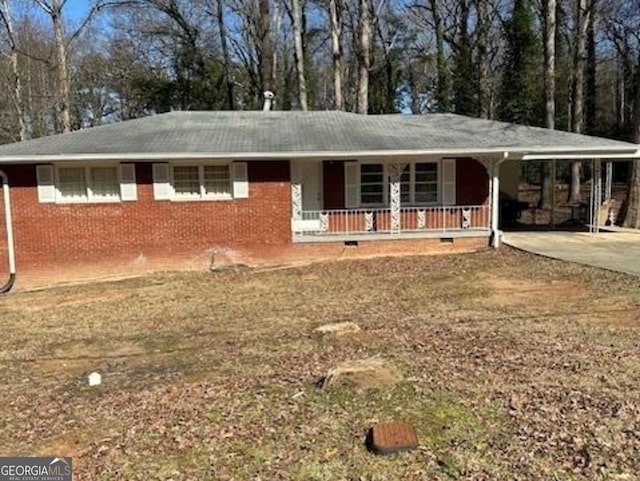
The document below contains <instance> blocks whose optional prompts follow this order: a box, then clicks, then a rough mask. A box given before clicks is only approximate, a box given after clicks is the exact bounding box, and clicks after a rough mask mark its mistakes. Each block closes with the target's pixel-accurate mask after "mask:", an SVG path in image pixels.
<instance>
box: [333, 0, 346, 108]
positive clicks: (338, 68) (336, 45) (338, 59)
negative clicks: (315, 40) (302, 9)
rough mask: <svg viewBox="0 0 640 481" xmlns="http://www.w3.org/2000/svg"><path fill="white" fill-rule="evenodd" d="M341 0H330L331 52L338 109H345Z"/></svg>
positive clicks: (335, 99)
mask: <svg viewBox="0 0 640 481" xmlns="http://www.w3.org/2000/svg"><path fill="white" fill-rule="evenodd" d="M340 1H341V0H329V16H330V18H331V53H332V56H333V97H334V104H335V108H336V110H344V96H343V94H342V43H341V41H340V38H341V35H342V5H341V4H339V3H338V2H340Z"/></svg>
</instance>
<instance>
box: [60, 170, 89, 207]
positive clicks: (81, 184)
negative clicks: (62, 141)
mask: <svg viewBox="0 0 640 481" xmlns="http://www.w3.org/2000/svg"><path fill="white" fill-rule="evenodd" d="M58 192H59V193H60V197H61V199H62V200H63V201H70V202H71V201H79V200H83V199H87V198H88V194H87V179H86V172H85V168H84V167H60V168H59V169H58Z"/></svg>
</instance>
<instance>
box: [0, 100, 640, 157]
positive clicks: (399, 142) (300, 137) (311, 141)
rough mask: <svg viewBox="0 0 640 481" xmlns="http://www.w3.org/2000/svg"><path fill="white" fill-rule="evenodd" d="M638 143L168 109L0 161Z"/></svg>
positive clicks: (442, 117) (392, 118) (411, 120)
mask: <svg viewBox="0 0 640 481" xmlns="http://www.w3.org/2000/svg"><path fill="white" fill-rule="evenodd" d="M638 148H639V146H636V145H633V144H628V143H625V142H617V141H613V140H608V139H602V138H596V137H588V136H584V135H576V134H571V133H566V132H560V131H549V130H546V129H541V128H535V127H525V126H520V125H514V124H507V123H502V122H494V121H487V120H480V119H473V118H469V117H464V116H459V115H453V114H428V115H369V116H365V115H356V114H351V113H347V112H335V111H322V112H298V111H296V112H283V111H277V112H257V111H251V112H246V111H245V112H172V113H168V114H161V115H155V116H152V117H146V118H142V119H136V120H130V121H126V122H121V123H116V124H110V125H105V126H100V127H95V128H91V129H86V130H80V131H77V132H72V133H69V134H61V135H53V136H50V137H44V138H40V139H35V140H30V141H26V142H20V143H15V144H7V145H3V146H0V162H2V161H4V162H8V161H11V160H12V159H13V160H16V159H17V160H27V159H29V158H32V159H38V158H39V157H41V156H47V157H51V156H61V158H63V157H65V158H73V157H76V156H89V157H92V156H94V157H99V156H101V155H102V156H107V155H110V156H114V155H120V156H122V157H123V158H126V157H127V156H131V157H136V156H137V157H138V158H142V157H144V156H149V157H150V158H151V157H153V156H155V157H156V158H159V157H161V156H162V155H166V156H169V157H179V156H185V157H186V156H188V155H189V154H191V155H194V156H205V155H211V156H218V157H221V156H224V155H228V156H234V157H241V156H243V155H247V156H249V157H250V156H251V154H260V155H261V158H266V157H286V156H293V155H294V154H295V155H299V156H303V155H314V154H315V155H324V156H326V157H330V156H331V154H332V153H333V154H338V153H340V154H343V155H347V154H354V155H355V154H358V153H369V154H371V153H373V152H376V151H379V152H380V153H385V152H391V151H394V152H398V151H402V152H404V153H411V152H415V153H428V152H434V153H442V152H452V153H455V152H462V151H469V152H475V153H482V152H492V151H500V150H509V151H514V152H525V153H548V152H563V151H569V152H576V153H577V152H589V151H610V152H620V153H628V152H633V151H634V150H637V149H638Z"/></svg>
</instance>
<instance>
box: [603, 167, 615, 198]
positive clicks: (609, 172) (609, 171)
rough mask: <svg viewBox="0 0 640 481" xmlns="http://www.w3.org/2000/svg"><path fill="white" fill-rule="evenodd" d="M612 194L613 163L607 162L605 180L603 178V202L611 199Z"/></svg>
mask: <svg viewBox="0 0 640 481" xmlns="http://www.w3.org/2000/svg"><path fill="white" fill-rule="evenodd" d="M612 193H613V162H611V161H608V162H607V163H606V170H605V178H604V198H605V200H609V199H611V195H612Z"/></svg>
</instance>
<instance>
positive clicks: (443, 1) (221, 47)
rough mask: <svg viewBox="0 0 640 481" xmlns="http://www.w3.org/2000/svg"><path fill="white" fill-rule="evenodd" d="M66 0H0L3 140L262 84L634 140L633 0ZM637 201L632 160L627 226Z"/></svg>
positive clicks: (287, 102) (638, 107)
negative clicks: (72, 0) (74, 0)
mask: <svg viewBox="0 0 640 481" xmlns="http://www.w3.org/2000/svg"><path fill="white" fill-rule="evenodd" d="M69 5H70V4H69V3H68V0H0V20H1V25H0V27H1V31H0V37H1V38H0V40H1V52H2V54H3V55H2V57H1V58H0V82H1V83H2V88H0V114H1V115H0V142H13V141H19V140H23V139H29V138H34V137H40V136H43V135H49V134H53V133H59V132H68V131H71V130H75V129H79V128H85V127H90V126H95V125H100V124H103V123H109V122H116V121H121V120H126V119H131V118H136V117H141V116H145V115H150V114H153V113H158V112H166V111H169V110H175V109H179V110H221V109H225V110H236V109H258V108H260V107H261V105H262V98H263V97H262V93H263V91H265V90H273V91H274V92H275V93H276V99H275V105H274V106H275V108H276V109H278V110H290V109H302V110H307V109H309V110H320V109H340V110H348V111H353V112H358V113H361V114H367V113H369V114H376V113H392V112H413V113H423V112H456V113H459V114H465V115H471V116H476V117H481V118H487V119H499V120H504V121H512V122H518V123H522V124H527V125H537V126H543V127H547V128H551V129H562V130H570V131H573V132H580V133H586V134H593V135H600V136H604V137H610V138H616V139H621V140H627V141H632V142H635V143H640V1H639V0H529V1H525V0H87V9H86V11H85V12H84V13H83V16H82V18H78V17H77V16H73V20H70V18H71V15H70V14H69V12H70V6H69ZM571 173H572V175H571V179H572V182H571V189H570V192H571V194H570V197H571V199H570V200H573V201H578V200H579V196H580V192H579V185H580V184H579V180H580V164H579V163H578V162H576V163H574V164H573V166H572V169H571ZM543 177H544V179H546V180H545V183H546V184H548V183H549V182H548V175H544V173H543ZM543 191H545V189H543ZM543 197H544V196H543ZM543 201H544V199H543ZM639 204H640V168H639V165H638V162H635V163H634V165H633V168H632V169H631V175H630V193H629V207H630V209H629V211H630V212H629V215H627V219H628V220H627V224H628V225H633V226H635V227H640V215H638V211H637V206H638V205H639Z"/></svg>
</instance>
